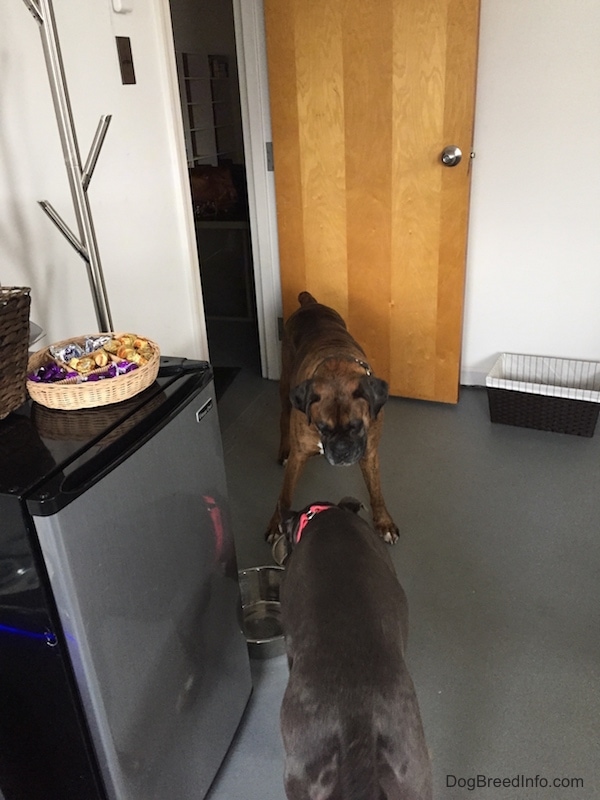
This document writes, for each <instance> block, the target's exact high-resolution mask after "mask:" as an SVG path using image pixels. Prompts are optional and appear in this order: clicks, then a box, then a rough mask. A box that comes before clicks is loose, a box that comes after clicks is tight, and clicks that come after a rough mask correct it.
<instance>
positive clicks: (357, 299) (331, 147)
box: [265, 0, 479, 403]
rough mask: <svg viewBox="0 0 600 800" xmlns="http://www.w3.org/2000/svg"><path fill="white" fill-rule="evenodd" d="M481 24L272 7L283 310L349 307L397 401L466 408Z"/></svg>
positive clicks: (331, 6)
mask: <svg viewBox="0 0 600 800" xmlns="http://www.w3.org/2000/svg"><path fill="white" fill-rule="evenodd" d="M478 22H479V0H265V23H266V37H267V61H268V74H269V93H270V103H271V119H272V130H273V149H274V161H275V188H276V198H277V218H278V233H279V248H280V262H281V281H282V290H283V307H284V316H285V317H287V316H289V314H291V313H292V311H293V310H294V309H295V308H296V307H297V300H296V298H297V295H298V293H299V292H300V291H302V290H303V289H307V290H308V291H310V292H311V293H312V294H313V295H314V296H315V297H316V298H317V300H319V301H320V302H322V303H326V304H327V305H331V306H333V307H334V308H336V309H337V310H338V311H339V312H340V313H341V314H342V315H343V316H344V318H345V319H346V322H347V324H348V327H349V329H350V331H351V332H352V333H353V335H354V336H355V338H357V339H358V340H359V341H360V343H361V344H362V345H363V347H364V348H365V350H366V352H367V355H368V357H369V359H370V361H371V362H372V366H373V369H374V370H375V372H376V374H377V375H378V376H380V377H382V378H385V379H386V380H388V381H389V383H390V391H391V393H392V394H394V395H401V396H404V397H414V398H421V399H426V400H436V401H442V402H449V403H455V402H456V401H457V398H458V384H459V370H460V352H461V329H462V308H463V293H464V275H465V254H466V236H467V219H468V201H469V183H470V161H471V160H470V158H469V155H470V153H471V150H472V132H473V113H474V96H475V71H476V59H477V40H478ZM449 145H456V146H458V147H459V148H460V149H461V150H462V153H463V157H462V161H461V162H460V163H459V164H458V165H457V166H454V167H447V166H443V164H442V161H441V154H442V151H443V150H444V148H445V147H447V146H449Z"/></svg>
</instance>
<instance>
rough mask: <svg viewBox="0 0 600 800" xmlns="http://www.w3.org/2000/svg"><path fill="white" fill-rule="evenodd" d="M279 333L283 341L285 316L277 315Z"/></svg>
mask: <svg viewBox="0 0 600 800" xmlns="http://www.w3.org/2000/svg"><path fill="white" fill-rule="evenodd" d="M277 335H278V336H279V341H281V340H282V339H283V317H277Z"/></svg>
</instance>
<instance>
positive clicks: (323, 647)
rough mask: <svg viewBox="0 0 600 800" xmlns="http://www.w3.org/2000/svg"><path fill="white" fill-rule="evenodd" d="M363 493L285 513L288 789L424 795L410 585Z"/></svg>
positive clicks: (426, 775)
mask: <svg viewBox="0 0 600 800" xmlns="http://www.w3.org/2000/svg"><path fill="white" fill-rule="evenodd" d="M360 507H361V504H360V503H359V501H358V500H354V499H353V498H345V499H344V500H342V501H341V502H340V503H339V505H338V506H336V505H332V504H330V503H318V504H314V505H312V506H309V507H307V508H306V509H304V511H302V512H300V513H295V512H289V513H288V514H287V515H284V521H283V523H282V527H283V529H284V532H285V534H286V536H287V537H288V540H289V543H290V546H291V549H292V552H291V555H290V557H289V560H288V562H287V566H286V572H285V575H284V579H283V584H282V588H281V612H282V623H283V630H284V633H285V640H286V649H287V654H288V662H289V668H290V676H289V681H288V685H287V688H286V691H285V694H284V697H283V702H282V706H281V733H282V737H283V743H284V747H285V752H286V763H285V791H286V795H287V797H288V800H311V799H312V798H319V800H431V796H432V795H431V791H432V790H431V765H430V761H429V754H428V750H427V746H426V744H425V737H424V733H423V726H422V723H421V716H420V713H419V706H418V703H417V696H416V693H415V689H414V686H413V682H412V680H411V677H410V675H409V673H408V670H407V668H406V664H405V662H404V650H405V647H406V639H407V633H408V612H407V602H406V596H405V594H404V591H403V589H402V587H401V586H400V584H399V582H398V579H397V577H396V573H395V570H394V565H393V563H392V560H391V558H390V555H389V552H388V550H387V548H386V546H385V544H384V543H383V541H382V539H381V538H380V537H379V536H377V535H376V533H375V532H374V531H373V530H372V528H371V527H370V526H369V524H368V523H367V522H366V521H365V520H363V519H362V518H361V517H359V516H358V514H357V512H358V510H359V509H360Z"/></svg>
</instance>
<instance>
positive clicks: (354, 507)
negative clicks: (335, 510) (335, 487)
mask: <svg viewBox="0 0 600 800" xmlns="http://www.w3.org/2000/svg"><path fill="white" fill-rule="evenodd" d="M338 506H339V507H340V508H343V509H345V510H346V511H353V512H354V513H355V514H358V512H359V511H360V510H361V508H364V506H363V504H362V503H361V502H360V500H357V499H356V497H342V499H341V500H340V502H339V503H338Z"/></svg>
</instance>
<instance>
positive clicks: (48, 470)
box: [0, 356, 213, 516]
mask: <svg viewBox="0 0 600 800" xmlns="http://www.w3.org/2000/svg"><path fill="white" fill-rule="evenodd" d="M212 377H213V372H212V368H211V366H210V364H208V363H207V362H206V361H193V360H190V359H185V358H173V357H165V356H163V357H161V360H160V368H159V372H158V376H157V378H156V380H155V382H154V383H153V384H152V385H151V386H149V387H148V388H147V389H145V390H144V391H143V392H140V393H139V394H137V395H135V396H134V397H131V398H130V399H128V400H124V401H122V402H120V403H114V404H111V405H107V406H101V407H99V408H88V409H80V410H76V411H60V410H55V409H50V408H45V407H44V406H41V405H39V404H38V403H34V402H32V401H31V400H29V401H27V402H26V403H24V404H23V405H22V406H21V407H20V408H19V409H17V410H16V411H14V412H13V413H12V414H9V415H8V417H6V418H5V419H4V420H1V421H0V508H1V507H2V505H4V504H5V503H6V502H7V501H8V502H10V503H14V502H15V499H16V498H18V499H19V500H20V501H26V502H27V506H28V508H29V509H30V511H31V513H33V514H37V515H41V516H47V515H49V514H53V513H55V512H56V511H57V510H58V509H59V508H60V507H62V506H64V505H65V504H66V502H68V501H69V499H73V498H74V497H76V496H77V495H78V494H79V493H80V491H84V489H85V487H86V486H89V484H90V482H93V481H94V480H97V479H98V478H99V477H101V476H102V475H103V474H105V473H106V472H107V471H109V470H110V469H112V468H113V467H114V466H116V465H117V464H118V463H120V461H122V460H123V459H124V458H125V457H126V456H127V454H128V453H129V452H131V449H132V448H137V447H139V446H140V444H141V443H143V442H144V441H145V440H146V439H147V438H149V437H150V436H152V435H153V433H154V432H156V431H157V430H158V429H160V428H161V427H163V425H165V424H166V423H167V422H168V420H169V419H171V418H172V417H173V416H174V415H175V414H176V413H177V412H178V410H179V409H180V408H181V406H182V405H183V404H185V403H186V402H187V401H188V400H189V399H190V398H191V397H192V396H193V395H194V394H196V393H198V392H199V391H201V390H202V389H203V388H205V386H207V385H208V384H209V383H210V381H211V380H212Z"/></svg>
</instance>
